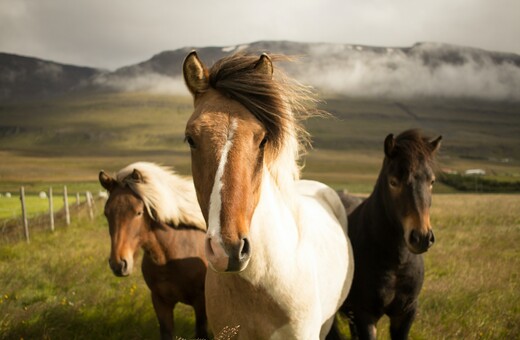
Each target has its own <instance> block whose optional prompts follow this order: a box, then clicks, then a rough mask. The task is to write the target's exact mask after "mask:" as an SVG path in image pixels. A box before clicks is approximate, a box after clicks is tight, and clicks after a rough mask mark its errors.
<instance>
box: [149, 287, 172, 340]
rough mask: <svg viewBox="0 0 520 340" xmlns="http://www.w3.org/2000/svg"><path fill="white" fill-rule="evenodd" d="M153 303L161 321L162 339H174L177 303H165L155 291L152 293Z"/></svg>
mask: <svg viewBox="0 0 520 340" xmlns="http://www.w3.org/2000/svg"><path fill="white" fill-rule="evenodd" d="M152 303H153V309H154V310H155V315H156V316H157V320H158V321H159V329H160V332H161V339H162V340H166V339H168V340H171V339H173V308H174V307H175V304H173V305H171V304H169V303H165V302H164V301H163V299H161V297H160V296H158V295H157V294H154V293H152Z"/></svg>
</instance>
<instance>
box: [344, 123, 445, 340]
mask: <svg viewBox="0 0 520 340" xmlns="http://www.w3.org/2000/svg"><path fill="white" fill-rule="evenodd" d="M440 141H441V137H440V136H439V137H438V138H436V139H435V140H433V141H430V140H429V139H428V138H425V137H424V136H423V135H422V134H421V132H420V131H419V130H408V131H405V132H403V133H401V134H400V135H399V136H397V138H394V136H393V135H392V134H390V135H388V136H387V137H386V139H385V143H384V150H385V158H384V161H383V167H382V169H381V172H380V174H379V178H378V180H377V183H376V185H375V188H374V190H373V192H372V194H371V195H370V197H368V198H367V199H366V200H365V201H364V202H363V203H361V205H359V206H358V207H357V208H356V209H355V210H354V211H353V212H352V213H351V214H350V215H349V216H348V235H349V237H350V240H351V242H352V248H353V250H354V263H355V267H354V268H355V270H354V281H353V283H352V289H351V290H350V293H349V295H348V297H347V300H346V301H345V303H344V304H343V306H342V307H341V311H342V312H344V313H346V314H348V315H350V317H351V320H350V326H351V327H350V328H351V333H352V335H353V338H360V339H375V338H376V324H377V322H378V320H379V319H380V318H381V317H382V316H383V315H384V314H386V315H388V316H389V317H390V334H391V337H392V339H406V338H407V337H408V332H409V331H410V327H411V325H412V322H413V320H414V317H415V315H416V311H417V300H418V296H419V292H420V290H421V287H422V284H423V279H424V264H423V259H422V255H421V254H422V253H423V252H425V251H427V250H428V248H430V247H431V246H432V245H433V243H434V241H435V237H434V235H433V231H432V228H431V225H430V205H431V198H432V185H433V183H434V181H435V175H434V165H435V163H434V154H435V152H436V151H437V150H438V148H439V147H440Z"/></svg>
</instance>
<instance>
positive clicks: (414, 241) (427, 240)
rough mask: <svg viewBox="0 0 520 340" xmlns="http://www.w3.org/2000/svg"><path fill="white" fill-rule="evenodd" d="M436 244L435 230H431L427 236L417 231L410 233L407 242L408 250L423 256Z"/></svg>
mask: <svg viewBox="0 0 520 340" xmlns="http://www.w3.org/2000/svg"><path fill="white" fill-rule="evenodd" d="M434 243H435V235H434V233H433V230H431V229H429V230H428V232H427V233H426V234H422V233H420V232H418V231H416V230H412V231H411V232H410V236H409V238H408V240H407V244H408V249H409V250H410V251H411V252H412V253H414V254H422V253H424V252H425V251H427V250H428V249H429V248H430V247H431V246H432V245H433V244H434Z"/></svg>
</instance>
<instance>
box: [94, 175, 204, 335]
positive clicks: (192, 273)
mask: <svg viewBox="0 0 520 340" xmlns="http://www.w3.org/2000/svg"><path fill="white" fill-rule="evenodd" d="M100 182H101V184H102V185H103V187H105V188H106V189H107V190H109V192H110V196H109V199H108V201H107V203H106V205H105V216H106V218H107V220H108V224H109V229H110V235H111V240H112V247H111V255H110V265H111V268H112V270H113V271H114V274H116V275H118V276H123V275H128V274H129V273H123V268H122V267H121V263H122V261H123V260H124V259H125V256H127V254H131V255H132V256H135V255H136V254H137V251H138V250H139V248H142V249H143V250H144V254H143V260H142V266H141V270H142V273H143V277H144V279H145V281H146V284H147V285H148V288H149V289H150V291H151V295H152V302H153V306H154V309H155V313H156V315H157V319H158V321H159V326H160V332H161V338H162V339H172V338H173V335H174V325H173V309H174V308H175V305H176V304H177V303H178V302H182V303H184V304H188V305H191V306H193V308H194V309H195V314H196V337H199V338H204V337H206V336H207V332H206V309H205V299H204V285H205V275H206V268H207V262H206V259H205V256H204V237H205V233H204V231H202V230H200V229H198V226H189V225H183V224H181V225H176V226H170V225H167V224H165V223H164V222H161V221H155V220H154V219H152V218H151V216H150V215H148V213H147V210H146V209H145V207H144V203H143V201H142V200H141V198H139V197H138V196H137V195H136V194H135V193H134V192H133V191H132V190H130V188H129V187H128V186H126V185H125V184H122V183H118V182H117V181H115V180H114V179H113V178H111V177H109V176H108V175H106V174H104V173H101V174H100Z"/></svg>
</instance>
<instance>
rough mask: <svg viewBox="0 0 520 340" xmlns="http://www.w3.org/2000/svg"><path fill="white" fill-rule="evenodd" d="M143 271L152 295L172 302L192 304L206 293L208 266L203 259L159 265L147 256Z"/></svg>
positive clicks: (170, 261) (189, 259)
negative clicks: (194, 299)
mask: <svg viewBox="0 0 520 340" xmlns="http://www.w3.org/2000/svg"><path fill="white" fill-rule="evenodd" d="M141 269H142V272H143V277H144V279H145V281H146V284H147V285H148V288H149V289H150V290H151V291H152V293H154V294H157V295H159V296H161V297H163V298H164V299H166V300H169V301H171V302H177V301H181V302H183V303H190V301H191V300H193V298H194V297H195V296H197V295H199V294H203V292H204V280H205V275H206V265H205V263H204V262H203V261H202V260H201V259H198V258H186V259H172V260H169V261H168V262H167V263H166V264H165V265H157V264H155V263H153V261H152V260H151V259H150V258H149V257H148V256H146V255H145V256H144V257H143V264H142V268H141Z"/></svg>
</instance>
